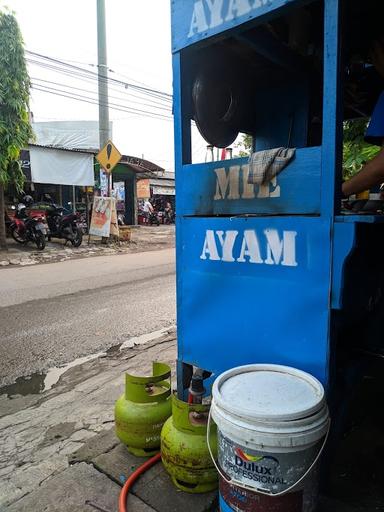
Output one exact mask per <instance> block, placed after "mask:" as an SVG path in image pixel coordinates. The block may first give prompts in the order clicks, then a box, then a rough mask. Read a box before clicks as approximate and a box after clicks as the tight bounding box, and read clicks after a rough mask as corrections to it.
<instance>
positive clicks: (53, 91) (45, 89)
mask: <svg viewBox="0 0 384 512" xmlns="http://www.w3.org/2000/svg"><path fill="white" fill-rule="evenodd" d="M31 88H32V89H33V90H36V91H40V92H45V93H48V94H54V95H57V96H61V97H64V98H68V99H73V100H77V101H82V102H84V103H89V104H91V105H99V102H98V100H97V99H93V98H89V97H86V96H82V95H78V94H75V93H69V92H68V91H62V90H59V89H54V88H48V87H45V86H39V85H38V84H37V85H36V84H35V85H32V86H31ZM100 104H101V105H102V106H105V104H103V103H100ZM108 106H109V108H110V109H112V110H119V111H121V112H127V113H130V114H134V115H138V116H140V115H141V116H146V117H152V118H157V119H163V120H166V121H172V117H171V116H169V117H167V116H166V115H165V114H160V113H155V112H148V111H145V110H140V109H135V108H133V107H132V108H129V107H125V106H124V105H116V104H113V103H109V105H108Z"/></svg>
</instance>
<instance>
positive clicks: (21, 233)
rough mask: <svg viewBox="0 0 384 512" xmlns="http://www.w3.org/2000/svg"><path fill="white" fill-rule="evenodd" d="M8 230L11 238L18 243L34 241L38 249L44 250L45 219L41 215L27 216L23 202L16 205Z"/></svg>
mask: <svg viewBox="0 0 384 512" xmlns="http://www.w3.org/2000/svg"><path fill="white" fill-rule="evenodd" d="M9 231H10V233H11V235H12V238H13V239H14V240H16V242H18V243H19V244H27V243H28V242H34V243H35V244H36V247H37V248H38V249H39V250H40V251H42V250H44V248H45V236H46V234H47V226H46V224H45V219H44V217H43V216H42V215H34V216H32V215H31V216H29V215H28V214H27V211H26V205H25V204H24V203H19V204H18V205H17V207H16V213H15V216H14V218H13V219H12V221H11V224H10V226H9Z"/></svg>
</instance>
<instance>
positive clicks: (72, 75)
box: [27, 58, 170, 106]
mask: <svg viewBox="0 0 384 512" xmlns="http://www.w3.org/2000/svg"><path fill="white" fill-rule="evenodd" d="M27 60H28V62H30V63H32V64H36V65H38V66H41V67H43V68H46V69H48V70H50V71H53V72H55V73H61V74H64V75H66V76H69V77H70V78H75V79H76V80H81V81H87V82H91V83H92V84H94V83H95V82H96V81H97V79H96V78H95V77H94V76H91V77H90V76H87V75H83V74H77V73H73V72H72V71H71V70H67V69H65V68H62V67H57V66H52V65H51V64H49V63H44V62H40V61H35V60H32V59H29V58H27ZM110 88H111V89H113V90H115V91H117V92H119V93H121V92H124V94H127V95H131V96H133V97H137V98H139V99H146V100H147V101H150V102H151V103H153V104H162V105H165V104H166V105H167V106H170V105H169V103H168V101H167V100H165V99H163V98H160V97H158V96H153V95H152V94H148V96H149V97H150V99H148V98H144V97H143V96H146V95H147V94H145V93H143V92H141V91H136V92H137V93H138V94H135V93H134V92H132V91H128V90H125V89H124V91H121V90H120V89H117V88H116V86H115V87H112V86H110Z"/></svg>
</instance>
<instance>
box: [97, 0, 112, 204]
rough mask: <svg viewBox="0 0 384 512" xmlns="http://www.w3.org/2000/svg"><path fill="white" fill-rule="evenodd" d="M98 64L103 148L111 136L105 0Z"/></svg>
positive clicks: (99, 18)
mask: <svg viewBox="0 0 384 512" xmlns="http://www.w3.org/2000/svg"><path fill="white" fill-rule="evenodd" d="M97 64H98V84H99V144H100V149H102V148H103V147H104V146H105V144H106V143H107V141H108V139H109V138H110V136H109V112H108V67H107V37H106V30H105V0H97ZM100 172H104V171H100ZM107 179H108V195H110V194H111V188H112V187H111V181H112V173H110V175H109V176H107Z"/></svg>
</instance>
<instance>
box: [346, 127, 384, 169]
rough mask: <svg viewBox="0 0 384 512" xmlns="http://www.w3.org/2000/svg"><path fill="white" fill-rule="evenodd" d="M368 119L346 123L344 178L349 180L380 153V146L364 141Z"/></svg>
mask: <svg viewBox="0 0 384 512" xmlns="http://www.w3.org/2000/svg"><path fill="white" fill-rule="evenodd" d="M367 125H368V119H351V120H349V121H345V122H344V126H343V128H344V144H343V178H344V179H349V178H351V177H352V176H354V175H355V174H356V173H358V172H359V171H360V170H361V168H362V167H363V165H364V164H365V163H366V162H368V161H369V160H371V159H372V158H373V157H374V156H376V155H377V153H378V152H379V151H380V148H379V147H378V146H373V145H372V144H368V143H367V142H365V140H364V135H365V131H366V129H367Z"/></svg>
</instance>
